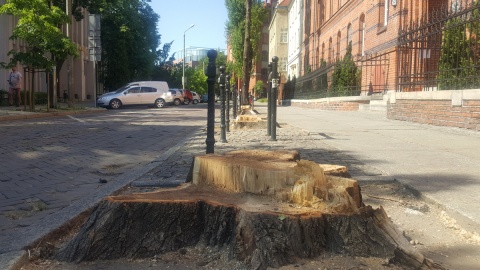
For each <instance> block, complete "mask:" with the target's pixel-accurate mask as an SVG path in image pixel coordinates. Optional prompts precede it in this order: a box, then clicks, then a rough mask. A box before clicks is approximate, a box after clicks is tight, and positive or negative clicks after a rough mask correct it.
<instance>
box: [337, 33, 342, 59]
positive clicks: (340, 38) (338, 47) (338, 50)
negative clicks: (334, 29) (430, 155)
mask: <svg viewBox="0 0 480 270" xmlns="http://www.w3.org/2000/svg"><path fill="white" fill-rule="evenodd" d="M341 40H342V33H341V32H340V31H338V34H337V55H336V56H335V57H336V58H337V60H338V59H340V41H341Z"/></svg>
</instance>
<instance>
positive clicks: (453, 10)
mask: <svg viewBox="0 0 480 270" xmlns="http://www.w3.org/2000/svg"><path fill="white" fill-rule="evenodd" d="M455 3H458V4H457V5H452V6H450V7H445V8H443V9H438V10H433V11H431V12H429V14H428V17H425V18H422V20H418V21H415V22H411V23H410V24H409V25H408V26H407V27H406V28H405V29H400V31H399V33H400V34H399V38H398V45H397V46H398V49H397V53H398V62H397V63H398V73H399V74H398V89H399V90H400V91H432V90H460V89H472V88H478V87H479V86H480V79H479V76H478V75H480V72H479V71H480V69H479V68H480V66H479V65H480V63H479V59H480V44H479V42H480V4H479V2H478V1H473V2H472V1H459V2H458V1H457V2H455Z"/></svg>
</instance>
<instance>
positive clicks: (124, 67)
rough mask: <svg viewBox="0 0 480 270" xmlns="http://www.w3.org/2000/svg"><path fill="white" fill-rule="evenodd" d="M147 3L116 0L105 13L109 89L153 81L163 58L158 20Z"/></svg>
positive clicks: (104, 54) (104, 55)
mask: <svg viewBox="0 0 480 270" xmlns="http://www.w3.org/2000/svg"><path fill="white" fill-rule="evenodd" d="M147 2H148V1H147V0H115V1H111V2H108V3H107V4H106V6H105V8H104V10H103V13H102V68H103V69H104V74H105V75H104V76H105V77H104V85H105V87H106V88H107V89H115V88H117V87H119V86H121V85H123V84H125V83H127V82H131V81H136V80H150V79H151V78H152V73H153V71H154V67H155V63H156V62H158V56H159V55H160V56H162V55H163V54H162V52H158V51H157V48H158V47H159V45H160V35H159V34H158V31H157V28H156V26H157V22H158V20H159V16H158V15H157V14H156V13H155V12H153V10H152V8H151V7H150V5H148V3H147ZM164 49H165V47H164ZM167 49H168V45H167Z"/></svg>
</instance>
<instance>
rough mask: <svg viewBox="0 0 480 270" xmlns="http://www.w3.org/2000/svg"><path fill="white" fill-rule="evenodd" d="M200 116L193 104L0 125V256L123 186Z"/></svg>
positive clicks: (201, 108) (202, 111) (202, 108)
mask: <svg viewBox="0 0 480 270" xmlns="http://www.w3.org/2000/svg"><path fill="white" fill-rule="evenodd" d="M206 116H207V107H206V105H205V104H198V105H189V106H179V107H174V106H170V107H167V108H162V109H146V108H145V107H136V108H128V109H121V110H111V111H107V112H102V113H94V114H84V115H75V116H62V117H54V118H51V117H49V118H39V119H32V120H17V121H11V122H0V130H2V132H1V138H0V164H1V167H0V185H1V189H0V243H2V244H1V245H0V254H2V253H5V252H9V251H14V250H20V249H21V248H22V247H23V246H25V245H26V244H28V241H30V240H31V239H36V238H38V236H40V235H42V234H43V233H45V232H47V231H48V230H49V229H50V228H51V227H52V226H55V224H56V225H57V226H60V225H61V224H62V222H63V221H65V220H68V218H69V217H68V215H70V214H72V215H73V214H74V213H75V212H76V210H77V209H71V207H72V205H82V207H84V206H85V204H87V206H88V204H92V203H94V201H92V198H95V197H98V198H101V197H103V196H105V195H108V194H109V193H110V192H112V191H114V190H117V189H119V188H121V187H122V186H124V185H126V184H127V183H129V181H131V179H129V176H132V175H138V174H141V173H142V172H139V171H138V170H147V169H148V168H149V166H148V164H149V163H150V162H152V161H153V160H155V159H156V158H158V157H159V156H162V155H163V154H165V153H166V152H168V151H169V150H170V149H171V148H172V147H174V146H175V145H176V144H177V143H179V142H182V141H183V140H184V138H185V137H186V136H188V135H189V134H190V133H192V132H193V131H194V130H198V128H199V127H201V126H205V125H206ZM93 194H98V195H97V196H92V195H93ZM82 200H84V202H82ZM70 218H71V217H70Z"/></svg>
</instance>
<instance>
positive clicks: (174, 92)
mask: <svg viewBox="0 0 480 270" xmlns="http://www.w3.org/2000/svg"><path fill="white" fill-rule="evenodd" d="M168 92H170V93H172V95H176V93H177V92H176V91H175V90H168Z"/></svg>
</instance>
